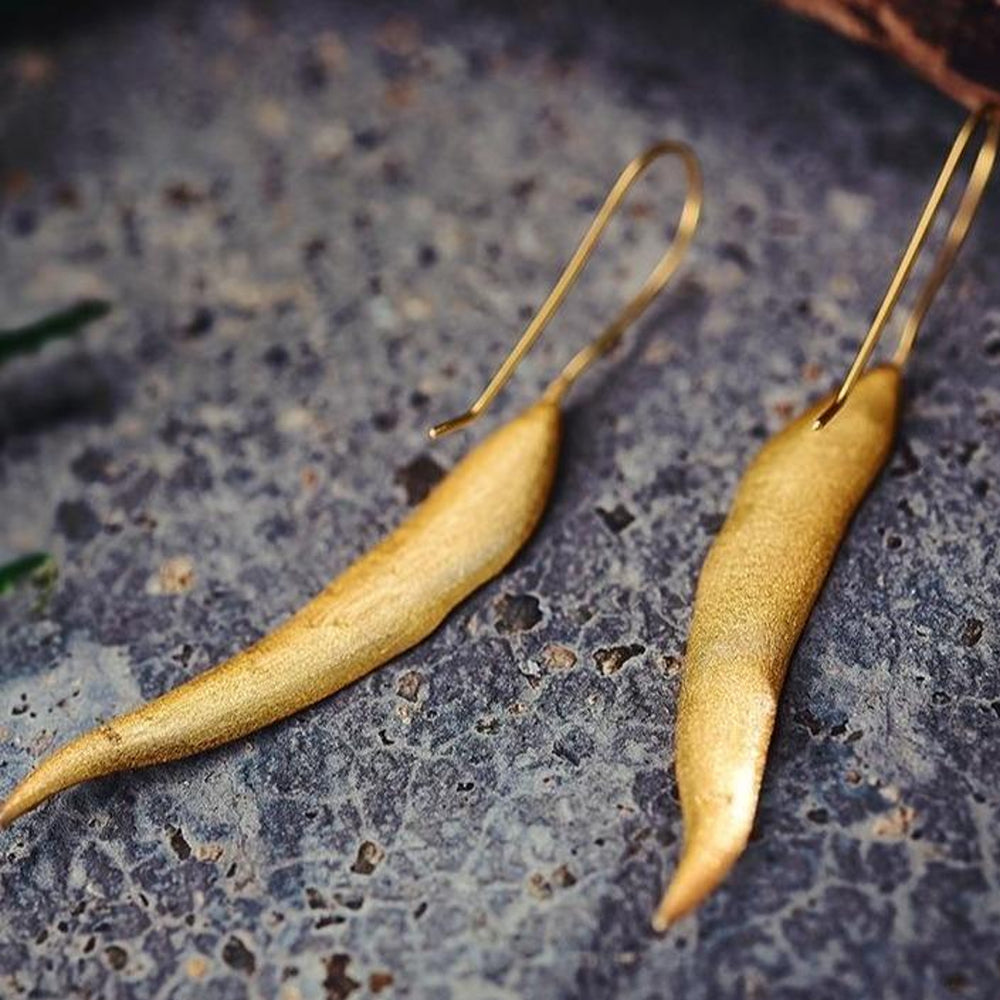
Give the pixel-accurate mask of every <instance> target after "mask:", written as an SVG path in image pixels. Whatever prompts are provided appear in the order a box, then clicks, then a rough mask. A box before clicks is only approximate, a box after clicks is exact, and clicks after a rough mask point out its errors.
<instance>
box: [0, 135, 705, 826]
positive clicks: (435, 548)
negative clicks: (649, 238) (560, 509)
mask: <svg viewBox="0 0 1000 1000" xmlns="http://www.w3.org/2000/svg"><path fill="white" fill-rule="evenodd" d="M665 156H676V157H678V158H679V159H680V160H681V161H682V163H683V165H684V167H685V170H686V174H687V193H686V196H685V200H684V207H683V210H682V211H681V216H680V220H679V222H678V224H677V232H676V234H675V236H674V239H673V241H672V243H671V245H670V247H669V248H668V250H667V251H666V253H665V254H664V255H663V256H662V257H661V258H660V260H659V262H658V263H657V265H656V267H655V268H654V269H653V271H652V273H651V274H650V276H649V278H648V279H647V280H646V282H645V284H643V286H642V288H641V289H640V290H639V292H638V293H637V294H636V295H635V296H634V297H633V298H632V299H631V300H629V302H628V303H627V304H626V306H625V308H624V309H623V310H622V311H621V313H620V314H619V315H618V317H617V318H616V319H615V320H614V321H613V322H612V323H611V324H609V325H608V327H607V328H606V329H605V330H604V331H603V332H602V333H601V335H600V336H599V337H598V338H597V339H596V340H595V341H594V342H593V343H592V344H590V345H588V346H587V347H585V348H583V350H581V351H580V352H579V353H578V354H577V355H576V356H575V357H574V358H573V359H572V360H571V361H570V362H569V364H568V365H567V366H566V367H565V368H564V369H563V371H562V372H561V373H560V374H559V375H558V376H557V377H556V378H555V380H554V381H553V382H552V383H551V384H550V385H549V387H548V388H547V389H546V390H545V392H544V393H543V395H542V397H541V399H540V400H539V401H538V402H537V403H535V404H534V405H532V406H530V407H528V409H526V410H525V411H524V412H523V413H522V414H521V415H520V416H518V417H515V418H514V419H513V420H511V421H510V422H508V423H507V424H505V425H504V426H502V427H501V428H500V429H499V430H496V431H494V432H493V433H492V434H491V435H490V436H489V437H487V438H486V439H485V440H484V441H483V442H482V443H481V444H480V445H478V446H477V447H476V448H473V449H472V451H470V452H469V454H468V455H466V457H465V458H464V459H463V460H462V461H461V462H459V463H458V465H457V466H456V467H455V468H454V470H453V471H452V472H451V473H450V474H449V475H448V476H446V477H445V478H444V480H442V482H441V483H440V484H439V485H438V486H437V488H436V489H435V490H434V491H433V492H432V493H431V494H430V496H429V497H428V498H427V499H426V500H425V501H424V502H423V503H422V504H421V505H420V506H419V507H418V508H417V510H415V511H414V512H413V514H412V515H411V516H410V517H409V518H408V519H407V520H406V521H404V522H403V523H402V524H401V525H400V526H399V527H398V528H397V529H396V530H395V531H394V532H393V533H392V534H390V535H389V536H388V537H387V538H386V539H384V540H383V541H382V542H381V543H380V544H379V545H377V546H376V547H375V548H374V549H372V550H371V551H370V552H368V553H366V554H365V555H363V556H361V558H359V559H358V560H357V561H356V562H355V563H354V564H353V565H351V566H350V567H349V568H348V569H347V570H345V571H344V572H343V573H342V574H341V575H340V576H339V577H337V578H336V579H335V580H334V581H333V582H332V583H331V584H330V585H329V586H328V587H327V588H326V589H325V590H324V591H322V593H320V594H319V595H318V596H317V597H315V598H314V599H313V600H312V601H311V602H310V603H308V604H307V605H306V606H305V607H303V608H302V609H301V610H300V611H298V612H297V613H296V614H295V615H293V616H292V617H291V618H290V619H288V620H287V621H286V622H285V623H284V624H283V625H281V626H279V628H277V629H276V630H275V631H274V632H272V633H271V634H269V635H267V636H265V637H264V638H263V639H261V640H260V641H259V642H257V643H256V644H254V645H253V646H251V647H250V648H249V649H247V650H245V651H243V652H241V653H238V654H237V655H236V656H234V657H232V658H231V659H229V660H227V661H225V662H224V663H222V664H220V665H219V666H217V667H215V668H213V669H211V670H208V671H206V672H205V673H203V674H201V675H200V676H199V677H196V678H194V679H193V680H190V681H188V682H187V683H185V684H182V685H181V686H179V687H178V688H175V689H174V690H173V691H170V692H168V693H167V694H165V695H163V696H161V697H160V698H157V699H155V700H154V701H152V702H149V703H148V704H146V705H144V706H142V707H140V708H138V709H136V710H135V711H132V712H129V713H127V714H125V715H121V716H118V717H117V718H115V719H112V720H111V721H110V722H108V723H105V724H104V725H102V726H99V727H98V728H96V729H94V730H92V731H91V732H89V733H86V734H84V735H83V736H80V737H79V738H77V739H75V740H73V741H71V742H70V743H68V744H66V745H65V746H63V747H62V748H61V749H59V750H57V751H56V752H55V753H54V754H52V755H51V756H50V757H48V758H47V759H46V760H44V761H43V762H42V763H41V764H40V765H39V766H38V767H37V768H36V769H35V770H34V771H32V772H31V773H30V774H29V775H28V776H27V778H25V779H24V780H23V781H22V782H21V783H20V784H19V785H18V786H17V787H16V788H15V789H14V791H13V792H12V793H11V795H10V797H9V798H8V799H7V800H6V802H5V803H4V804H3V807H2V808H0V825H6V824H8V823H10V822H12V821H13V820H14V819H16V818H17V817H18V816H20V815H21V814H22V813H25V812H27V811H28V810H29V809H31V808H33V807H34V806H36V805H38V804H39V803H40V802H42V801H43V800H45V799H47V798H48V797H49V796H51V795H53V794H55V793H56V792H59V791H61V790H63V789H65V788H68V787H70V786H72V785H76V784H78V783H80V782H82V781H87V780H89V779H91V778H96V777H100V776H102V775H106V774H112V773H114V772H116V771H122V770H127V769H132V768H137V767H143V766H146V765H149V764H158V763H163V762H165V761H169V760H176V759H178V758H180V757H186V756H188V755H190V754H194V753H198V752H199V751H201V750H207V749H209V748H210V747H215V746H218V745H220V744H222V743H227V742H229V741H231V740H234V739H238V738H239V737H241V736H246V735H247V734H248V733H251V732H253V731H254V730H256V729H260V728H261V727H263V726H266V725H269V724H270V723H272V722H276V721H277V720H279V719H282V718H285V717H286V716H288V715H291V714H292V713H294V712H297V711H299V710H300V709H303V708H305V707H306V706H308V705H311V704H313V703H314V702H317V701H320V700H321V699H323V698H326V697H327V696H329V695H331V694H333V693H334V692H335V691H338V690H340V688H342V687H344V686H346V685H347V684H350V683H351V682H352V681H355V680H357V679H358V678H359V677H361V676H363V675H364V674H366V673H368V672H369V671H370V670H373V669H375V667H378V666H381V665H382V664H384V663H385V662H386V661H388V660H390V659H392V658H393V657H394V656H397V655H398V654H399V653H402V652H403V651H404V650H406V649H409V648H411V647H412V646H415V645H416V644H417V643H418V642H420V641H421V640H422V639H424V638H426V637H427V636H428V635H430V634H431V633H432V632H433V631H434V630H435V629H436V628H437V626H438V625H439V624H440V623H441V621H442V620H443V619H444V618H445V616H446V615H447V614H448V613H449V612H450V611H451V610H452V609H453V608H455V606H456V605H458V604H459V603H461V601H463V600H464V599H465V598H466V597H468V596H469V595H470V594H471V593H472V592H473V591H474V590H476V589H477V588H478V587H480V586H481V585H482V584H484V583H485V582H486V581H487V580H489V579H490V578H492V577H493V576H495V575H496V574H497V573H499V572H500V570H501V569H503V567H504V566H506V565H507V563H508V562H510V560H511V559H512V558H513V557H514V556H515V554H516V553H517V552H518V551H519V550H520V549H521V547H522V546H523V545H524V543H525V542H526V541H527V540H528V538H529V537H530V536H531V534H532V532H533V531H534V529H535V526H536V525H537V523H538V521H539V519H540V518H541V515H542V513H543V511H544V509H545V505H546V502H547V500H548V495H549V490H550V487H551V485H552V481H553V478H554V476H555V470H556V460H557V455H558V450H559V435H560V410H559V407H560V404H561V402H562V399H563V397H564V396H565V394H566V392H567V390H568V389H569V388H570V386H571V385H572V384H573V383H574V382H575V381H576V380H577V378H579V377H580V375H582V374H583V372H585V371H586V370H587V369H588V368H589V367H590V366H591V365H592V364H593V363H594V362H595V361H596V360H597V359H598V358H600V357H601V356H602V355H604V354H606V353H607V352H608V351H610V350H611V349H612V348H613V347H614V346H615V345H616V344H617V343H618V341H619V340H620V339H621V337H622V334H623V333H624V331H625V329H626V327H627V326H628V325H629V324H630V323H632V322H634V321H635V320H636V319H638V317H639V316H640V315H641V314H642V312H643V311H644V310H645V309H646V308H647V306H648V305H649V304H650V302H652V300H653V299H654V298H655V296H656V295H657V294H658V293H659V292H660V291H661V289H662V288H663V287H664V285H666V283H667V282H668V281H669V280H670V278H671V277H672V275H673V274H674V272H675V271H676V270H677V267H678V266H679V265H680V263H681V260H682V259H683V257H684V255H685V253H686V252H687V249H688V247H689V246H690V243H691V240H692V238H693V236H694V232H695V229H696V227H697V225H698V217H699V214H700V211H701V203H702V179H701V170H700V167H699V165H698V160H697V157H696V156H695V154H694V151H693V150H692V149H691V148H690V147H689V146H687V145H685V144H684V143H680V142H661V143H658V144H657V145H655V146H652V147H651V148H650V149H648V150H646V152H644V153H642V154H641V155H640V156H638V157H636V158H635V159H634V160H632V162H631V163H629V164H628V165H627V166H626V167H625V169H624V170H623V171H622V173H621V175H620V176H619V177H618V179H617V181H616V182H615V184H614V185H613V186H612V188H611V191H610V192H609V194H608V196H607V198H606V200H605V201H604V204H603V205H602V206H601V208H600V210H599V211H598V213H597V215H596V217H595V218H594V221H593V222H592V223H591V225H590V227H589V228H588V230H587V232H586V234H585V235H584V237H583V240H582V241H581V243H580V245H579V247H578V248H577V249H576V251H575V253H574V254H573V256H572V258H571V259H570V262H569V264H568V265H567V266H566V269H565V271H564V272H563V274H562V275H561V277H560V278H559V280H558V282H557V283H556V285H555V287H554V288H553V289H552V291H551V293H550V294H549V296H548V298H547V299H546V300H545V303H544V304H543V305H542V307H541V309H540V310H539V312H538V314H537V315H536V316H535V318H534V319H533V320H532V321H531V323H530V324H529V325H528V327H527V329H526V330H525V331H524V333H523V335H522V336H521V338H520V339H519V340H518V342H517V344H516V346H515V347H514V350H513V351H512V352H511V354H510V356H509V357H508V358H507V359H506V360H505V361H504V363H503V364H502V365H501V367H500V369H499V370H498V371H497V373H496V375H494V377H493V379H492V380H491V381H490V383H489V385H488V386H487V387H486V389H485V390H484V391H483V393H482V395H481V396H480V397H479V399H477V400H476V402H475V403H474V404H473V405H472V407H471V409H470V410H469V411H468V412H467V413H465V414H463V415H462V416H461V417H458V418H456V419H454V420H450V421H448V422H446V423H444V424H440V425H438V426H437V427H435V428H434V429H433V430H432V432H431V436H432V437H435V436H440V435H441V434H444V433H447V432H448V431H451V430H455V429H457V428H458V427H462V426H465V425H466V424H468V423H470V422H471V421H472V420H474V419H475V418H476V417H477V416H479V415H480V414H481V413H482V412H483V411H484V410H485V409H486V407H487V406H488V405H489V404H490V402H491V401H492V400H493V398H494V397H495V396H496V395H497V393H498V392H499V391H500V390H501V389H502V388H503V386H504V385H505V383H506V382H507V380H508V379H509V378H510V376H511V375H512V374H513V372H514V369H515V368H516V367H517V366H518V364H519V363H520V361H521V359H522V358H523V357H524V355H525V354H526V353H527V352H528V351H529V350H530V348H531V346H532V344H534V342H535V341H536V340H537V339H538V337H539V336H540V335H541V333H542V331H543V330H544V328H545V326H546V324H547V323H548V322H549V320H550V319H551V318H552V316H553V314H554V313H555V312H556V310H557V309H558V308H559V306H560V304H561V303H562V301H563V299H564V298H565V297H566V294H567V292H568V291H569V289H570V288H571V287H572V285H573V283H574V282H575V281H576V279H577V277H578V276H579V274H580V272H581V270H582V269H583V267H584V266H585V264H586V263H587V260H588V259H589V257H590V255H591V253H592V252H593V250H594V247H595V245H596V243H597V241H598V240H599V238H600V236H601V234H602V233H603V231H604V229H605V228H606V226H607V224H608V222H609V220H610V219H611V217H612V215H613V214H614V212H615V211H616V209H617V208H618V206H619V204H620V203H621V201H622V199H623V198H624V197H625V195H626V193H627V192H628V190H629V188H630V187H631V186H632V184H633V183H634V182H635V180H636V179H637V178H638V177H639V176H640V175H641V174H642V173H643V172H644V171H645V170H646V168H647V167H649V166H650V164H652V163H653V162H655V161H656V160H658V159H660V158H661V157H665Z"/></svg>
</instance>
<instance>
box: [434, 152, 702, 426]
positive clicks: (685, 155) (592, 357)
mask: <svg viewBox="0 0 1000 1000" xmlns="http://www.w3.org/2000/svg"><path fill="white" fill-rule="evenodd" d="M663 156H677V157H679V158H680V159H681V161H682V162H683V164H684V168H685V171H686V174H687V193H686V195H685V198H684V207H683V209H682V210H681V216H680V220H679V221H678V223H677V232H676V233H675V234H674V238H673V240H672V242H671V244H670V246H669V248H668V249H667V251H666V253H664V255H663V256H662V257H661V258H660V260H659V261H658V263H657V264H656V267H654V268H653V270H652V272H651V273H650V275H649V277H648V278H647V279H646V281H645V283H644V284H643V286H642V287H641V288H640V289H639V291H638V292H637V293H636V294H635V295H634V296H633V297H632V298H631V299H629V301H628V302H627V303H626V304H625V307H624V308H623V309H622V311H621V312H620V313H619V314H618V315H617V316H616V317H615V318H614V319H613V320H612V321H611V322H610V323H609V324H608V325H607V326H606V327H605V328H604V330H603V332H602V333H601V334H600V336H599V337H597V338H596V339H595V340H594V341H593V342H592V343H590V344H588V345H587V346H586V347H584V348H583V349H582V350H580V351H579V352H578V353H577V354H576V355H575V356H574V357H573V358H572V360H571V361H570V362H569V364H567V365H566V367H565V368H563V370H562V371H561V372H560V373H559V375H557V376H556V378H555V379H554V380H553V381H552V383H551V384H550V385H549V387H548V388H547V389H546V390H545V395H546V396H548V397H550V398H553V399H558V398H559V397H560V396H561V395H562V393H564V392H565V391H566V390H567V389H568V388H569V387H570V386H571V385H572V384H573V383H574V382H575V381H576V380H577V379H578V378H579V377H580V376H581V375H582V374H583V373H584V372H585V371H586V370H587V369H588V368H589V367H590V366H591V365H592V364H593V363H594V362H595V361H597V360H598V358H601V357H603V356H604V355H605V354H607V353H608V351H610V350H611V349H612V348H614V347H615V345H616V344H618V342H619V341H620V340H621V338H622V335H623V334H624V332H625V330H626V329H627V328H628V327H629V326H630V325H631V324H632V323H634V322H635V321H636V320H637V319H638V318H639V317H640V316H641V315H642V314H643V312H645V310H646V308H647V307H648V306H649V304H650V303H651V302H652V301H653V299H654V298H656V296H657V295H658V294H659V292H660V291H662V289H663V287H664V285H666V284H667V282H668V281H669V280H670V279H671V277H673V274H674V272H675V271H676V270H677V268H678V266H679V265H680V263H681V261H682V260H683V258H684V255H685V253H687V249H688V247H689V246H690V245H691V240H692V238H693V237H694V232H695V229H697V227H698V217H699V215H700V214H701V206H702V201H703V197H704V183H703V181H702V175H701V167H700V165H699V163H698V157H697V156H696V155H695V152H694V150H693V149H692V148H691V147H690V146H688V145H687V144H686V143H683V142H673V141H670V140H667V141H664V142H658V143H656V144H655V145H653V146H650V148H649V149H647V150H646V151H645V152H643V153H640V154H639V155H638V156H637V157H636V158H635V159H634V160H632V161H631V162H630V163H629V164H628V165H627V166H626V167H625V169H624V170H623V171H622V172H621V174H619V176H618V179H617V180H616V181H615V183H614V184H613V185H612V187H611V190H610V191H609V192H608V196H607V197H606V198H605V199H604V204H603V205H601V207H600V209H599V210H598V212H597V215H595V216H594V220H593V222H591V224H590V227H589V228H588V229H587V232H586V233H585V234H584V237H583V239H582V240H581V241H580V244H579V246H578V247H577V248H576V250H575V251H574V253H573V256H572V257H571V258H570V261H569V263H568V264H567V265H566V269H565V270H564V271H563V273H562V274H561V275H560V276H559V280H558V281H557V282H556V283H555V286H554V287H553V289H552V291H551V292H549V295H548V297H547V298H546V300H545V301H544V302H543V303H542V306H541V308H540V309H539V310H538V312H537V313H536V314H535V316H534V318H533V319H532V320H531V322H530V323H529V324H528V325H527V327H526V328H525V330H524V333H522V334H521V337H520V339H519V340H518V342H517V343H516V344H515V345H514V349H513V350H512V351H511V352H510V354H508V355H507V357H506V358H505V359H504V362H503V364H501V365H500V367H499V368H498V369H497V371H496V373H495V374H494V375H493V377H492V378H491V379H490V381H489V383H488V384H487V386H486V388H485V389H484V390H483V391H482V393H481V394H480V396H479V398H478V399H477V400H476V401H475V402H474V403H473V404H472V406H470V407H469V409H468V410H466V412H465V413H463V414H461V415H460V416H457V417H453V418H452V419H451V420H446V421H444V422H443V423H440V424H437V425H436V426H435V427H432V428H431V430H430V436H431V437H432V438H439V437H443V436H444V435H445V434H450V433H451V432H452V431H455V430H458V429H459V428H461V427H466V426H468V425H469V424H471V423H472V422H473V421H474V420H475V419H476V418H477V417H479V416H480V415H481V414H482V413H483V412H484V411H485V410H486V409H487V407H488V406H489V405H490V404H491V403H492V402H493V400H494V399H495V398H496V396H497V395H498V394H499V392H500V391H501V390H502V389H503V387H504V386H505V385H506V384H507V382H508V381H509V380H510V377H511V375H513V374H514V370H515V369H516V368H517V366H518V365H519V364H520V363H521V361H522V360H523V358H524V356H525V355H526V354H527V353H528V351H530V350H531V348H532V347H533V346H534V344H535V341H537V340H538V338H539V337H540V336H541V335H542V331H544V329H545V327H546V326H548V323H549V320H551V319H552V317H553V316H554V315H555V313H556V311H557V310H558V309H559V307H560V306H561V305H562V303H563V300H564V299H565V298H566V295H567V293H568V292H569V290H570V289H571V288H572V287H573V285H574V283H575V282H576V279H577V278H578V277H579V276H580V272H581V271H582V270H583V269H584V267H585V266H586V264H587V261H588V260H589V259H590V255H591V254H592V253H593V252H594V248H595V247H596V245H597V243H598V241H599V240H600V238H601V234H602V233H603V232H604V230H605V229H606V228H607V225H608V223H609V222H610V221H611V217H612V216H613V215H614V213H615V211H616V210H617V209H618V206H619V205H620V204H621V202H622V200H623V199H624V197H625V195H626V194H627V193H628V191H629V189H630V188H631V187H632V185H633V184H634V183H635V181H636V180H637V179H638V178H639V176H640V175H641V174H642V173H643V172H644V171H645V170H646V168H647V167H649V166H650V165H651V164H652V163H654V162H655V161H656V160H658V159H660V158H661V157H663Z"/></svg>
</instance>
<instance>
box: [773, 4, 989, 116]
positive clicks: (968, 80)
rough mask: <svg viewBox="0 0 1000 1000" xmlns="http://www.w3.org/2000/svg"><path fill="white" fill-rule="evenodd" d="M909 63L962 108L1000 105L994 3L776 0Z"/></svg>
mask: <svg viewBox="0 0 1000 1000" xmlns="http://www.w3.org/2000/svg"><path fill="white" fill-rule="evenodd" d="M778 2H779V3H782V4H783V5H784V6H786V7H789V8H791V9H792V10H795V11H798V12H800V13H802V14H806V15H808V16H810V17H814V18H817V19H818V20H820V21H822V22H824V23H825V24H828V25H830V26H831V27H833V28H835V29H836V30H837V31H840V32H842V33H843V34H845V35H847V36H848V37H850V38H853V39H856V40H857V41H862V42H867V43H868V44H870V45H874V46H876V47H877V48H880V49H883V50H884V51H886V52H891V53H892V54H893V55H895V56H896V57H898V58H899V59H901V60H903V62H905V63H908V64H909V65H910V66H911V67H913V68H914V69H915V70H916V71H917V72H918V73H920V74H921V75H922V76H924V77H926V78H927V79H928V80H930V81H931V82H932V83H933V84H934V85H935V86H937V87H939V88H940V89H941V90H943V91H944V92H945V93H946V94H950V95H951V96H952V97H954V98H955V99H956V100H957V101H960V102H961V103H962V104H964V105H965V106H966V107H969V108H978V107H979V106H980V105H982V104H983V103H985V102H987V101H994V102H998V103H1000V3H998V2H997V0H778Z"/></svg>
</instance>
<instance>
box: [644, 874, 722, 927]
mask: <svg viewBox="0 0 1000 1000" xmlns="http://www.w3.org/2000/svg"><path fill="white" fill-rule="evenodd" d="M689 871H690V868H685V865H684V862H683V861H682V862H681V866H680V867H679V868H678V869H677V871H676V873H675V874H674V877H673V879H672V881H671V882H670V885H669V886H668V887H667V891H666V892H665V893H664V894H663V899H662V900H660V905H659V906H658V907H657V908H656V912H655V913H654V914H653V930H654V931H656V933H657V934H663V933H665V932H666V931H668V930H669V929H670V928H671V927H672V926H673V925H674V924H675V923H677V921H678V920H680V919H681V917H684V916H686V915H687V914H688V913H690V912H691V911H692V910H693V909H694V908H695V907H696V906H697V905H698V904H699V903H700V902H701V901H702V900H703V899H704V898H705V897H706V896H707V895H708V894H709V893H710V892H711V891H712V888H713V886H706V885H705V884H704V879H698V880H697V882H696V881H694V880H693V879H692V878H691V877H690V876H689V875H688V872H689Z"/></svg>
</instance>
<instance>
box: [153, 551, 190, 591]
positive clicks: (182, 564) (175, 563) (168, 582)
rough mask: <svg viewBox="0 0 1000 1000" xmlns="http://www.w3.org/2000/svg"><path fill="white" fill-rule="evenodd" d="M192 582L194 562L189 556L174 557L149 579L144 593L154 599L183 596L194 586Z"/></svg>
mask: <svg viewBox="0 0 1000 1000" xmlns="http://www.w3.org/2000/svg"><path fill="white" fill-rule="evenodd" d="M194 580H195V573H194V560H193V559H192V558H191V557H190V556H174V557H173V558H172V559H168V560H167V561H166V562H165V563H163V565H162V566H160V568H159V569H158V570H157V571H156V573H154V574H153V576H151V577H150V578H149V581H148V582H147V584H146V593H147V594H151V595H153V596H156V597H159V596H163V595H165V594H183V593H184V592H185V591H188V590H190V589H191V587H192V586H194Z"/></svg>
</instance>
